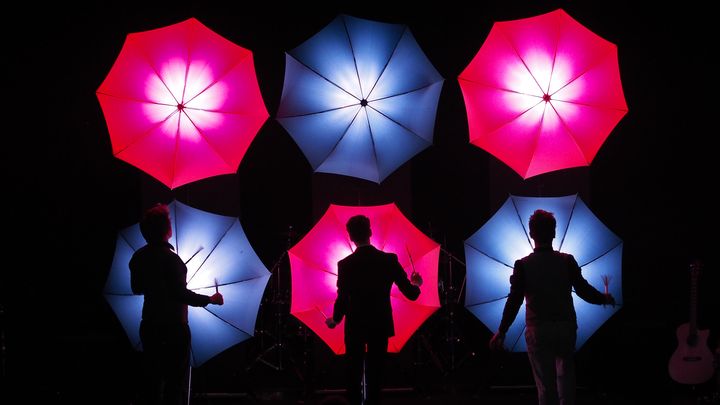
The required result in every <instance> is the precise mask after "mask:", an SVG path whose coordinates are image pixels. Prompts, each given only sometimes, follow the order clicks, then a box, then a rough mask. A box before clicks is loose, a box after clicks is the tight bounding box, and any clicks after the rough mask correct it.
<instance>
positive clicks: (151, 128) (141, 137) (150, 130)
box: [114, 104, 178, 156]
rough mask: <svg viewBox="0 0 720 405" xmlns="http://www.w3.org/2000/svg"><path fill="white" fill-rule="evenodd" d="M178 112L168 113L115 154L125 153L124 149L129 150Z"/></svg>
mask: <svg viewBox="0 0 720 405" xmlns="http://www.w3.org/2000/svg"><path fill="white" fill-rule="evenodd" d="M158 105H165V104H158ZM177 113H178V110H174V111H173V112H172V113H171V114H170V115H168V116H167V117H165V119H164V120H162V121H158V122H157V123H155V125H153V126H151V127H150V128H148V129H147V131H145V133H144V134H143V135H141V136H138V137H136V138H135V140H133V141H132V142H130V143H129V144H127V145H125V147H124V148H122V149H120V150H118V151H117V152H115V153H114V154H115V155H116V156H117V155H119V154H121V153H123V152H124V151H126V150H127V149H128V148H130V147H131V146H133V145H135V144H136V143H138V142H140V141H141V140H142V139H145V137H146V136H147V135H148V134H149V133H151V132H152V131H154V130H155V128H158V127H159V126H161V125H162V124H164V123H165V122H167V120H169V119H170V118H171V117H172V116H173V115H175V114H177Z"/></svg>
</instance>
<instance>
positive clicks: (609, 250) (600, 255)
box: [580, 241, 622, 267]
mask: <svg viewBox="0 0 720 405" xmlns="http://www.w3.org/2000/svg"><path fill="white" fill-rule="evenodd" d="M621 244H622V241H620V242H618V243H616V244H615V245H614V246H612V247H611V248H609V249H608V250H606V251H604V252H603V253H601V254H599V255H597V257H596V258H594V259H592V260H590V261H589V262H587V263H585V264H583V265H581V266H580V267H585V266H587V265H588V264H590V263H592V262H594V261H596V260H598V259H599V258H601V257H603V256H605V255H606V254H608V253H610V252H611V251H613V250H615V249H616V248H617V247H618V246H620V245H621Z"/></svg>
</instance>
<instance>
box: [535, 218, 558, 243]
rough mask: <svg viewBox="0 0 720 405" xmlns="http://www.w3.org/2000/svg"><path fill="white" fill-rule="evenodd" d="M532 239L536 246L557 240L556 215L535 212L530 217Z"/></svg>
mask: <svg viewBox="0 0 720 405" xmlns="http://www.w3.org/2000/svg"><path fill="white" fill-rule="evenodd" d="M529 225H530V237H531V238H533V240H534V241H535V243H536V244H538V243H551V242H552V240H553V239H554V238H555V225H556V222H555V215H553V213H552V212H548V211H544V210H535V212H533V214H532V215H531V216H530V224H529Z"/></svg>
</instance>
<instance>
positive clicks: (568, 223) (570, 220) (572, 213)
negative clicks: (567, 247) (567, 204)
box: [558, 193, 578, 250]
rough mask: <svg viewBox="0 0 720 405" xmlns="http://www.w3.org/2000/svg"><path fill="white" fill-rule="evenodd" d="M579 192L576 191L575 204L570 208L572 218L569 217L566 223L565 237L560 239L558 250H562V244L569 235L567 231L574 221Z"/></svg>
mask: <svg viewBox="0 0 720 405" xmlns="http://www.w3.org/2000/svg"><path fill="white" fill-rule="evenodd" d="M577 201H578V198H577V193H575V201H573V206H572V208H570V218H568V221H567V225H565V230H564V231H563V237H562V239H561V240H560V246H559V247H558V250H562V246H563V244H564V243H565V237H566V236H567V231H568V229H570V222H572V218H573V215H575V207H576V206H577Z"/></svg>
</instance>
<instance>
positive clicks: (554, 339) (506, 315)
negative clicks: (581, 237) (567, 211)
mask: <svg viewBox="0 0 720 405" xmlns="http://www.w3.org/2000/svg"><path fill="white" fill-rule="evenodd" d="M556 225H557V223H556V220H555V215H554V214H553V213H552V212H548V211H544V210H535V212H534V213H533V214H532V215H531V216H530V221H529V223H528V226H529V228H530V237H531V238H532V239H533V241H534V242H535V249H534V251H533V253H531V254H529V255H528V256H525V257H524V258H522V259H519V260H516V261H515V266H514V268H513V274H512V276H510V294H509V295H508V299H507V301H505V308H504V309H503V315H502V320H501V321H500V326H499V327H498V330H497V332H496V333H495V335H493V337H492V339H491V340H490V348H491V349H496V350H499V349H503V348H504V342H505V333H506V332H507V330H508V329H509V328H510V325H512V323H513V321H514V320H515V317H516V316H517V314H518V311H519V310H520V306H521V305H522V303H523V300H524V301H525V342H526V343H527V350H528V359H529V360H530V366H531V368H532V372H533V376H534V377H535V386H536V388H537V396H538V404H539V405H573V404H575V362H574V359H573V353H574V351H575V340H576V338H577V315H576V313H575V306H574V304H573V297H572V291H573V290H575V293H576V294H577V296H578V297H580V298H581V299H583V300H585V301H586V302H589V303H591V304H597V305H615V298H614V297H613V296H612V295H611V294H609V293H608V294H603V293H601V292H600V291H598V290H597V289H596V288H595V287H593V286H592V285H590V284H589V283H588V282H587V280H586V279H585V278H584V277H583V276H582V272H581V269H580V266H579V265H578V264H577V262H576V261H575V258H574V257H573V256H572V255H570V254H567V253H561V252H558V251H556V250H553V246H552V241H553V239H555V227H556Z"/></svg>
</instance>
